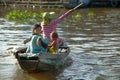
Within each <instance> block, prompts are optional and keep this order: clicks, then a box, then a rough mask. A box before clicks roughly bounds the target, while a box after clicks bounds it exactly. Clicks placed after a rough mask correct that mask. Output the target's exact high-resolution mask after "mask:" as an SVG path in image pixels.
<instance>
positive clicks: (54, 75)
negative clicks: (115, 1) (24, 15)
mask: <svg viewBox="0 0 120 80" xmlns="http://www.w3.org/2000/svg"><path fill="white" fill-rule="evenodd" d="M13 9H16V8H1V9H0V45H1V48H0V80H120V9H119V8H113V9H112V8H91V9H78V10H76V11H75V12H74V13H77V12H80V13H81V14H82V17H81V18H80V19H77V20H76V19H74V18H73V17H71V15H70V16H69V17H68V18H66V19H65V20H64V21H62V22H61V23H60V24H58V27H57V30H58V33H59V36H61V37H62V38H63V39H64V40H65V41H66V42H67V44H68V46H69V47H70V49H71V52H70V55H69V56H70V57H71V58H72V60H73V63H72V64H71V65H70V66H68V67H66V68H65V69H64V70H59V71H49V72H39V73H27V72H24V71H23V70H21V68H20V67H19V65H18V64H17V62H16V60H15V59H14V58H13V57H12V56H11V54H9V53H7V52H6V51H7V49H8V48H10V47H15V46H24V45H23V40H24V39H25V38H26V37H28V36H30V35H31V29H32V26H33V25H31V24H21V23H16V22H14V21H11V22H10V21H7V20H6V19H5V18H4V15H5V14H7V13H8V12H9V11H11V10H13ZM29 10H31V11H38V12H39V10H43V11H53V10H55V11H56V12H57V13H58V14H62V13H64V12H65V11H66V9H63V8H61V9H29ZM74 13H73V14H74Z"/></svg>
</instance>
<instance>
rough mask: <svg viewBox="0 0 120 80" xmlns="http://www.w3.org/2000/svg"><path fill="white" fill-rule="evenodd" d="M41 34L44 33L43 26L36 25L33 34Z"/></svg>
mask: <svg viewBox="0 0 120 80" xmlns="http://www.w3.org/2000/svg"><path fill="white" fill-rule="evenodd" d="M41 32H42V31H41V25H40V24H38V23H36V24H35V25H34V27H33V34H37V35H39V34H41Z"/></svg>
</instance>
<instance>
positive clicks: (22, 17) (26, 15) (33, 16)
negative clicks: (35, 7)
mask: <svg viewBox="0 0 120 80" xmlns="http://www.w3.org/2000/svg"><path fill="white" fill-rule="evenodd" d="M42 14H43V12H40V13H32V12H29V11H27V10H26V11H20V10H14V11H11V12H9V13H8V14H7V15H6V18H7V19H8V20H12V21H20V22H23V21H25V22H29V21H31V20H32V21H33V20H34V21H41V19H42Z"/></svg>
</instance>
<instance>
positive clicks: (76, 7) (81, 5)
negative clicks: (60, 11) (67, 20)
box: [73, 3, 84, 10]
mask: <svg viewBox="0 0 120 80" xmlns="http://www.w3.org/2000/svg"><path fill="white" fill-rule="evenodd" d="M83 4H84V3H80V4H79V5H77V6H76V7H74V8H73V9H74V10H75V9H77V8H79V7H80V6H82V5H83Z"/></svg>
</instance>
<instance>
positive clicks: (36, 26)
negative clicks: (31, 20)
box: [33, 23, 41, 29]
mask: <svg viewBox="0 0 120 80" xmlns="http://www.w3.org/2000/svg"><path fill="white" fill-rule="evenodd" d="M39 27H40V28H41V25H40V24H39V23H36V24H35V25H34V27H33V29H37V28H39Z"/></svg>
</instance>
